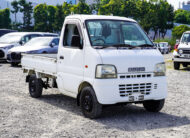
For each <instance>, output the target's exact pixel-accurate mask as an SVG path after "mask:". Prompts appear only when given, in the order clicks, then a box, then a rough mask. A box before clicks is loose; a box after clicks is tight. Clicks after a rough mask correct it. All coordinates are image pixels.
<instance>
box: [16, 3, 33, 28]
mask: <svg viewBox="0 0 190 138" xmlns="http://www.w3.org/2000/svg"><path fill="white" fill-rule="evenodd" d="M19 5H20V12H22V13H23V28H24V29H25V30H31V23H32V22H31V20H32V13H33V7H32V3H31V2H26V0H19Z"/></svg>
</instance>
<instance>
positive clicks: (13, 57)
mask: <svg viewBox="0 0 190 138" xmlns="http://www.w3.org/2000/svg"><path fill="white" fill-rule="evenodd" d="M58 45H59V38H58V37H37V38H33V39H31V40H30V41H28V42H27V43H26V44H25V45H23V46H20V47H14V48H12V49H10V50H9V51H8V55H7V61H8V62H10V63H11V65H12V66H16V65H18V64H19V63H20V61H21V54H22V53H28V54H42V53H57V50H58Z"/></svg>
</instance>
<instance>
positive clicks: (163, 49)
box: [159, 42, 170, 54]
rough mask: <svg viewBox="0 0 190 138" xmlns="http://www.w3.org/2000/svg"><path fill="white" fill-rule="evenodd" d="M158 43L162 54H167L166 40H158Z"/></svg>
mask: <svg viewBox="0 0 190 138" xmlns="http://www.w3.org/2000/svg"><path fill="white" fill-rule="evenodd" d="M159 45H160V52H161V53H162V54H168V53H169V52H170V49H169V46H168V42H160V43H159Z"/></svg>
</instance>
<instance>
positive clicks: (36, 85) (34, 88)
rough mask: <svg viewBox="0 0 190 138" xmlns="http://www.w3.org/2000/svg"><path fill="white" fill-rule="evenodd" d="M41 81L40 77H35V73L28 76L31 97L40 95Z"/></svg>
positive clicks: (41, 89)
mask: <svg viewBox="0 0 190 138" xmlns="http://www.w3.org/2000/svg"><path fill="white" fill-rule="evenodd" d="M42 91H43V82H42V80H41V79H37V78H36V76H35V75H31V76H30V78H29V93H30V96H31V97H33V98H39V97H41V95H42Z"/></svg>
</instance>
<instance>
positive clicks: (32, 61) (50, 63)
mask: <svg viewBox="0 0 190 138" xmlns="http://www.w3.org/2000/svg"><path fill="white" fill-rule="evenodd" d="M21 65H22V68H23V69H26V70H33V71H35V72H40V73H44V74H48V75H52V76H56V71H57V69H56V67H57V66H56V65H57V54H22V59H21Z"/></svg>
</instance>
